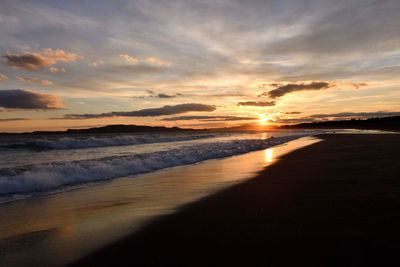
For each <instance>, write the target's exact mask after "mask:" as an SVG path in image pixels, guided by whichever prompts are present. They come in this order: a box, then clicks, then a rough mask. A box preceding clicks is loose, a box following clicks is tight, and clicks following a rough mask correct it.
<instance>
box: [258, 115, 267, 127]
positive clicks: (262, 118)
mask: <svg viewBox="0 0 400 267" xmlns="http://www.w3.org/2000/svg"><path fill="white" fill-rule="evenodd" d="M267 122H268V118H267V117H264V116H262V117H260V120H259V123H260V124H261V125H267Z"/></svg>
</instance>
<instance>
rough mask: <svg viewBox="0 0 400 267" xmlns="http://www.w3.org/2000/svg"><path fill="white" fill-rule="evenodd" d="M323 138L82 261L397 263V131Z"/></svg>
mask: <svg viewBox="0 0 400 267" xmlns="http://www.w3.org/2000/svg"><path fill="white" fill-rule="evenodd" d="M319 137H320V138H322V139H324V141H323V142H319V143H315V144H313V145H311V146H307V147H305V148H302V149H299V150H296V151H294V152H292V153H290V154H287V155H285V156H283V157H282V159H281V160H279V161H278V162H276V163H275V164H273V165H272V166H270V167H268V168H266V169H265V170H264V171H262V172H261V173H260V174H259V175H258V177H256V178H254V179H251V180H248V181H246V182H244V183H241V184H238V185H235V186H233V187H231V188H229V189H226V190H224V191H222V192H219V193H216V194H214V195H211V196H209V197H206V198H204V199H202V200H201V201H198V202H196V203H194V204H190V205H187V206H185V207H183V208H182V209H181V210H180V212H178V213H175V214H171V215H167V216H165V217H162V218H161V219H158V220H156V221H154V222H153V223H150V224H148V225H147V226H146V227H144V228H143V229H142V230H140V231H139V232H137V233H134V234H132V235H130V236H127V237H126V238H124V239H123V240H120V241H118V242H116V243H114V244H112V245H109V246H107V247H105V248H103V249H101V250H99V251H97V252H95V253H93V254H91V255H90V256H88V257H86V258H85V259H83V260H82V261H79V262H77V263H76V265H78V266H81V265H85V266H100V265H110V266H121V265H126V266H143V265H162V266H210V265H211V266H214V265H224V266H227V265H242V266H254V265H263V266H387V265H391V266H399V264H400V257H399V256H398V253H399V251H400V227H399V226H400V156H399V151H400V135H396V134H385V135H381V134H380V135H351V134H343V135H321V136H319ZM238 164H240V162H238Z"/></svg>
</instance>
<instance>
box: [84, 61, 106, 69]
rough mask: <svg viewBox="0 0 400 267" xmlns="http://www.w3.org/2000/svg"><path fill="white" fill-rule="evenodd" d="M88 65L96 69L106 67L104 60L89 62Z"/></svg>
mask: <svg viewBox="0 0 400 267" xmlns="http://www.w3.org/2000/svg"><path fill="white" fill-rule="evenodd" d="M88 65H89V66H91V67H94V68H96V67H97V66H99V65H104V61H103V60H97V61H93V62H89V63H88Z"/></svg>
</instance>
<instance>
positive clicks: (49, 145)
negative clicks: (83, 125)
mask: <svg viewBox="0 0 400 267" xmlns="http://www.w3.org/2000/svg"><path fill="white" fill-rule="evenodd" d="M212 137H215V135H212V134H207V135H206V134H204V135H191V136H164V137H156V136H150V137H145V136H118V137H109V138H98V137H90V138H85V139H76V138H68V137H65V138H61V139H59V140H47V139H38V140H34V141H28V142H25V143H22V144H10V145H6V146H3V147H5V148H12V149H18V148H19V149H30V150H52V149H78V148H95V147H108V146H131V145H138V144H151V143H165V142H178V141H190V140H198V139H205V138H212Z"/></svg>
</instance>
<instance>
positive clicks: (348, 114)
mask: <svg viewBox="0 0 400 267" xmlns="http://www.w3.org/2000/svg"><path fill="white" fill-rule="evenodd" d="M385 116H400V112H385V111H377V112H341V113H332V114H314V115H311V116H310V117H311V118H332V117H333V118H353V117H357V118H371V117H385Z"/></svg>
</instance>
